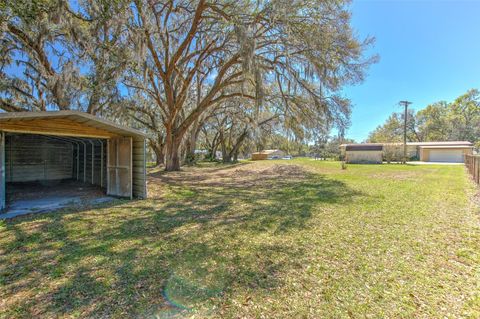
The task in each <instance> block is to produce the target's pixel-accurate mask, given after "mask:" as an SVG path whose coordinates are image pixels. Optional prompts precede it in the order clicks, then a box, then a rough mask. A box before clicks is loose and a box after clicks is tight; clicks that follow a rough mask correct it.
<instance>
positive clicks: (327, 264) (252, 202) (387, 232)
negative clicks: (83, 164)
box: [0, 160, 480, 318]
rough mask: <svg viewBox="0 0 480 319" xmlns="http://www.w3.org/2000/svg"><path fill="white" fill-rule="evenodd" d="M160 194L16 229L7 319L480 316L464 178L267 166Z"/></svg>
mask: <svg viewBox="0 0 480 319" xmlns="http://www.w3.org/2000/svg"><path fill="white" fill-rule="evenodd" d="M149 190H150V195H151V198H150V199H149V200H145V201H132V202H129V201H116V202H115V203H109V204H108V205H106V206H103V207H100V208H95V209H85V210H84V211H81V212H77V211H72V210H70V211H64V212H61V213H52V214H47V215H38V216H29V217H24V218H18V219H16V220H13V221H9V222H4V223H3V224H2V225H1V226H0V297H1V298H0V317H2V318H15V317H18V318H22V317H23V318H32V317H34V318H51V317H59V318H62V317H69V318H70V317H72V318H76V317H79V318H85V317H91V318H99V317H114V318H130V317H138V318H184V317H186V318H190V317H191V318H365V317H367V318H444V317H445V318H460V317H465V318H479V317H480V296H479V291H480V290H479V288H480V287H479V285H480V279H479V274H480V267H479V265H480V255H479V252H480V228H479V216H478V206H476V205H475V204H474V203H473V202H472V201H471V200H470V198H472V197H473V193H474V188H473V186H472V185H471V183H470V182H469V181H468V179H467V177H466V174H465V172H464V168H463V167H459V166H402V165H382V166H368V165H350V166H349V167H348V169H347V170H344V171H342V170H341V169H340V165H339V164H338V163H333V162H320V161H310V160H294V161H265V162H258V163H243V164H239V165H236V166H223V165H217V166H208V167H200V168H198V167H197V168H188V169H186V170H185V171H183V172H179V173H163V172H158V171H157V172H155V171H154V172H152V174H151V175H150V179H149Z"/></svg>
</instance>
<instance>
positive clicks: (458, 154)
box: [340, 141, 473, 163]
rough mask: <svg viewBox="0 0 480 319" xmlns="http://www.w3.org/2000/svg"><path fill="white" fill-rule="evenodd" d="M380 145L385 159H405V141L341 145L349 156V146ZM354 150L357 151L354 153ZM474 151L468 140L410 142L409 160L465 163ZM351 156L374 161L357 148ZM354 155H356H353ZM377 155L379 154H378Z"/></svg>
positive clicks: (358, 159) (358, 160) (369, 154)
mask: <svg viewBox="0 0 480 319" xmlns="http://www.w3.org/2000/svg"><path fill="white" fill-rule="evenodd" d="M355 145H358V146H360V148H362V147H361V146H379V147H381V148H382V155H383V160H385V161H387V162H390V161H401V160H402V159H403V143H370V144H343V145H341V146H340V148H341V153H342V155H344V156H347V153H348V152H347V148H349V146H355ZM352 152H355V154H354V155H353V153H352ZM472 153H473V144H472V143H470V142H468V141H444V142H408V143H407V158H408V160H420V161H424V162H449V163H463V161H464V157H465V154H472ZM349 155H350V158H351V159H352V158H354V159H355V161H356V162H362V161H363V162H372V159H373V158H372V156H373V155H372V153H367V152H366V151H362V150H360V149H357V150H355V151H350V153H349ZM352 156H354V157H352ZM376 156H377V155H376Z"/></svg>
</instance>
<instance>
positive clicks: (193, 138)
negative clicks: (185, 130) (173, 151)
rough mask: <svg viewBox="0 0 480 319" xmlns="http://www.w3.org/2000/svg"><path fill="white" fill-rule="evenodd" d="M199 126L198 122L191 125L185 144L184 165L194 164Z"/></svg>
mask: <svg viewBox="0 0 480 319" xmlns="http://www.w3.org/2000/svg"><path fill="white" fill-rule="evenodd" d="M200 129H201V125H199V123H198V120H196V121H195V122H194V123H193V126H192V129H191V131H190V135H189V136H188V139H187V142H186V153H185V163H186V164H193V163H194V162H195V149H196V146H197V139H198V134H199V133H200Z"/></svg>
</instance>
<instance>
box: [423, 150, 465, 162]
mask: <svg viewBox="0 0 480 319" xmlns="http://www.w3.org/2000/svg"><path fill="white" fill-rule="evenodd" d="M430 162H450V163H463V151H462V150H430Z"/></svg>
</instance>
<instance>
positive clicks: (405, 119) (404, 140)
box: [400, 101, 412, 164]
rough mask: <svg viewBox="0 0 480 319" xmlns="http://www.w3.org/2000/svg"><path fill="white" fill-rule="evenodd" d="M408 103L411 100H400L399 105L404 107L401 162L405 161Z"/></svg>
mask: <svg viewBox="0 0 480 319" xmlns="http://www.w3.org/2000/svg"><path fill="white" fill-rule="evenodd" d="M410 104H412V102H409V101H400V105H403V106H404V107H405V115H404V116H403V164H405V163H406V162H407V116H408V113H407V111H408V106H409V105H410Z"/></svg>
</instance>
